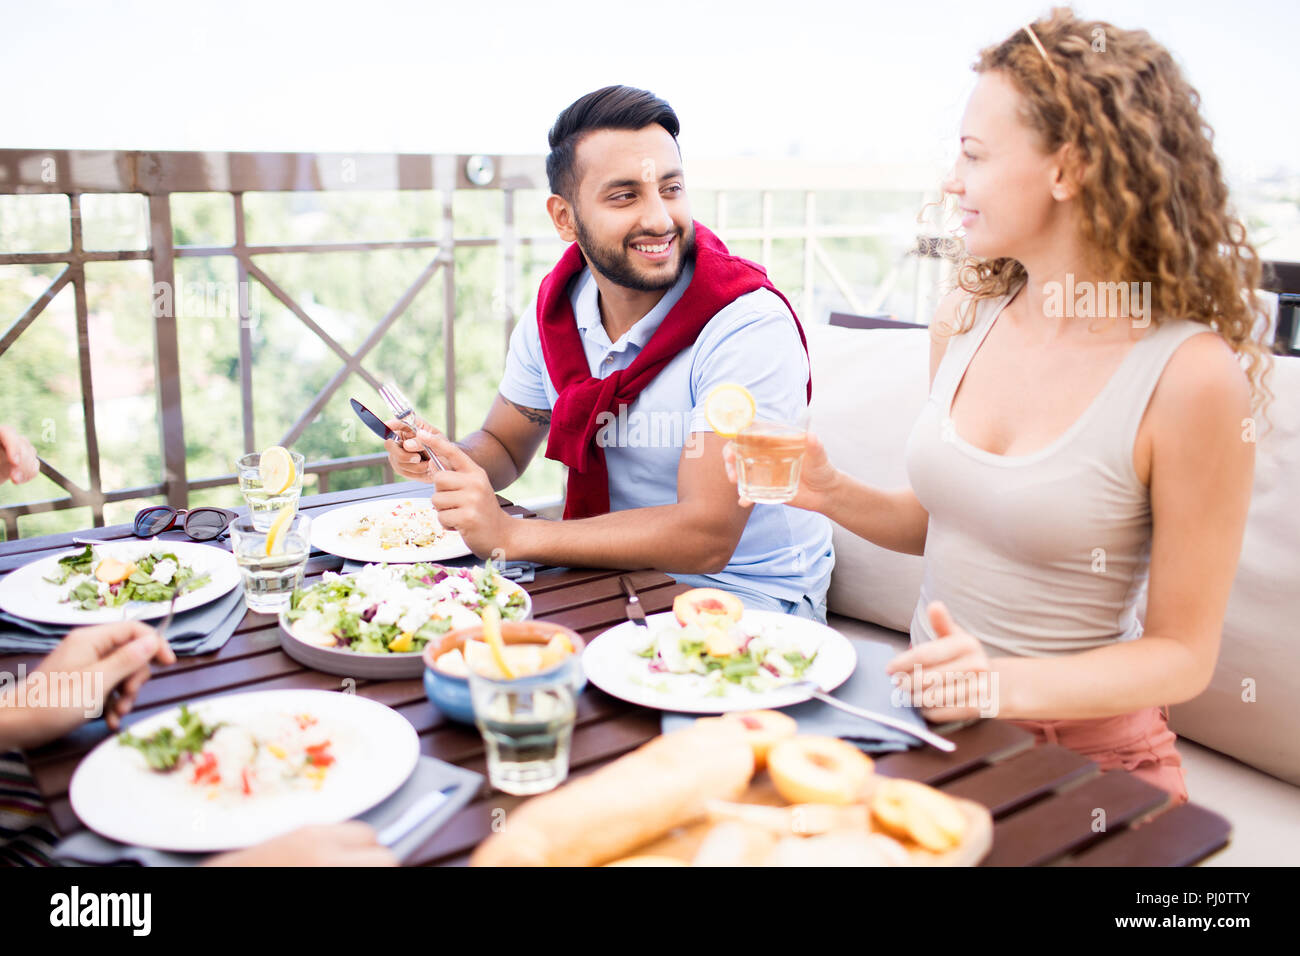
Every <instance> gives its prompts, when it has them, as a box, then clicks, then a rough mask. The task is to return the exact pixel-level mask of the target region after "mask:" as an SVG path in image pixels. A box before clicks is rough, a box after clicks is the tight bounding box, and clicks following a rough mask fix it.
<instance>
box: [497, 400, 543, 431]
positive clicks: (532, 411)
mask: <svg viewBox="0 0 1300 956" xmlns="http://www.w3.org/2000/svg"><path fill="white" fill-rule="evenodd" d="M501 397H502V398H505V396H504V395H503V396H501ZM506 401H507V402H510V404H511V405H513V406H514V407H515V408H517V409H518V410H519V414H520V415H523V416H524V418H526V419H528V420H529V421H530V422H532V423H533V424H534V425H549V424H551V410H550V409H549V408H529V407H528V406H527V405H520V404H519V403H518V402H511V401H510V399H508V398H506Z"/></svg>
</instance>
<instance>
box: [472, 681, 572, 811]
mask: <svg viewBox="0 0 1300 956" xmlns="http://www.w3.org/2000/svg"><path fill="white" fill-rule="evenodd" d="M469 692H470V699H471V701H472V702H473V705H474V723H475V724H477V725H478V729H479V731H480V732H481V733H482V734H483V741H484V743H485V744H486V749H487V769H488V781H489V782H490V783H491V784H492V786H493V787H495V788H496V789H498V790H501V791H503V792H505V793H513V794H519V795H527V794H533V793H545V792H546V791H547V790H553V789H554V788H555V787H557V786H559V785H560V784H561V783H563V782H564V779H565V778H566V777H567V776H568V775H569V745H570V743H571V742H572V740H573V723H574V718H575V716H576V714H577V706H576V704H575V702H574V696H573V677H572V674H571V673H570V670H569V668H567V667H561V668H559V669H557V670H553V671H550V672H547V673H544V674H538V675H536V676H531V677H519V678H515V679H514V680H500V679H497V678H493V677H484V676H482V675H480V674H477V673H475V671H474V670H473V669H472V668H471V669H470V672H469Z"/></svg>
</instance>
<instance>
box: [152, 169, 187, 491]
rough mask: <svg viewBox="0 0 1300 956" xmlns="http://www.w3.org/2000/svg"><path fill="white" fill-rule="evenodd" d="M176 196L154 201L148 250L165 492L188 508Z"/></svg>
mask: <svg viewBox="0 0 1300 956" xmlns="http://www.w3.org/2000/svg"><path fill="white" fill-rule="evenodd" d="M172 242H173V239H172V210H171V196H170V195H169V194H168V193H151V194H150V195H149V250H150V252H151V253H152V260H153V342H154V362H155V364H156V366H157V374H158V412H159V415H158V421H159V427H160V428H161V429H162V436H161V441H162V459H163V486H164V487H165V488H166V489H167V491H166V494H167V503H168V504H169V505H171V506H172V507H173V508H184V507H185V506H186V502H187V499H188V495H187V492H186V489H187V487H188V485H187V478H186V473H185V421H184V418H183V416H182V414H181V361H180V343H179V340H178V336H177V330H176V295H177V293H176V255H175V250H174V248H173V245H172Z"/></svg>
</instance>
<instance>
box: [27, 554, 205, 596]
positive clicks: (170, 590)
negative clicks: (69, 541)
mask: <svg viewBox="0 0 1300 956" xmlns="http://www.w3.org/2000/svg"><path fill="white" fill-rule="evenodd" d="M211 579H212V578H211V575H209V574H205V573H200V572H199V571H198V570H196V569H195V568H193V567H191V566H189V565H187V564H182V563H181V559H180V558H178V557H177V556H176V555H175V554H174V553H173V552H171V551H167V550H164V549H163V548H159V549H158V550H156V551H150V552H148V553H146V554H141V555H137V556H136V557H134V558H132V559H130V560H123V559H122V558H118V557H111V556H102V555H101V554H100V553H99V551H97V550H96V549H95V548H94V547H92V546H91V545H86V549H85V550H84V551H79V552H73V553H72V554H68V555H64V556H63V557H62V558H59V563H58V568H57V570H56V571H55V573H54V574H53V575H51V576H50V577H47V578H45V580H46V581H49V582H50V583H51V584H57V585H59V586H60V587H62V588H63V589H64V590H63V592H62V593H61V594H60V596H59V601H60V603H63V604H75V605H76V606H77V607H79V608H81V609H82V610H85V611H97V610H99V609H100V608H105V607H121V606H122V605H124V604H127V603H129V602H131V601H153V602H156V601H170V600H171V599H172V598H173V597H176V596H178V595H181V594H184V593H186V592H188V591H195V590H197V589H199V588H201V587H203V586H204V585H205V584H207V583H208V582H209V581H210V580H211Z"/></svg>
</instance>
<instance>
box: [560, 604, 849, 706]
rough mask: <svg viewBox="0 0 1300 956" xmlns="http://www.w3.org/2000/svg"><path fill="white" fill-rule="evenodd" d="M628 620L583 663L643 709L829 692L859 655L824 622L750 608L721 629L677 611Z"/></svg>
mask: <svg viewBox="0 0 1300 956" xmlns="http://www.w3.org/2000/svg"><path fill="white" fill-rule="evenodd" d="M646 624H647V626H646V627H640V626H638V625H636V624H634V623H632V622H631V621H625V622H624V623H622V624H619V625H618V626H617V627H613V628H610V629H609V630H608V631H606V632H605V633H603V634H601V635H600V636H599V637H597V638H596V639H595V640H593V641H591V642H590V643H589V644H588V645H587V649H586V651H585V652H584V653H583V655H582V667H583V670H584V671H585V672H586V674H587V678H588V680H590V681H591V682H592V683H593V684H595V685H596V686H597V687H599V688H600V689H601V690H603V691H605V693H607V694H610V695H612V696H614V697H618V698H620V699H622V700H626V701H628V702H630V703H633V704H639V705H641V706H642V707H654V708H658V709H659V710H675V711H683V712H686V713H695V714H721V713H725V712H727V711H733V710H770V709H774V708H778V707H789V706H791V705H792V704H800V703H803V702H804V701H806V700H808V699H809V692H808V690H806V689H805V688H804V687H802V686H795V685H796V684H797V682H798V681H801V680H813V681H816V682H817V683H818V684H819V685H820V686H821V688H822V689H823V690H825V691H830V690H832V689H833V688H835V687H838V686H839V685H840V684H842V683H844V682H845V681H846V680H848V679H849V676H850V675H851V674H852V673H853V669H854V668H855V667H857V664H858V656H857V653H856V652H855V651H854V650H853V645H852V643H850V642H849V640H848V638H846V637H844V636H843V635H842V634H840V633H838V632H837V631H834V630H832V629H831V628H829V627H827V626H826V625H825V624H818V623H817V622H815V621H810V620H808V619H806V618H801V617H795V616H794V615H791V614H780V613H777V612H776V611H755V610H750V609H748V608H746V609H745V611H744V613H743V615H741V617H740V620H739V621H736V622H734V623H728V624H726V625H725V626H722V627H701V626H699V625H697V624H682V623H681V621H679V620H678V618H677V617H676V615H674V614H673V613H672V612H665V613H663V614H650V615H647V616H646Z"/></svg>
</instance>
